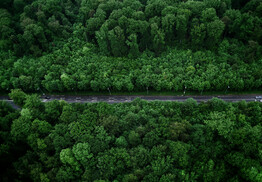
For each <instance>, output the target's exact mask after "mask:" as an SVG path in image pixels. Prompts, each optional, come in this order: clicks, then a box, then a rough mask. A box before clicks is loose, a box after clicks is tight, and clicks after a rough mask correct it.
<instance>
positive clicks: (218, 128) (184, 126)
mask: <svg viewBox="0 0 262 182" xmlns="http://www.w3.org/2000/svg"><path fill="white" fill-rule="evenodd" d="M26 98H27V100H26V103H25V105H24V106H23V108H22V110H21V111H20V113H19V112H15V111H14V110H12V109H11V108H10V106H8V105H7V104H6V103H4V102H1V105H0V114H1V115H0V116H1V136H0V137H1V138H0V139H1V153H0V155H1V156H3V157H7V158H6V159H5V158H2V157H1V161H2V162H3V163H4V164H8V165H7V169H6V171H8V172H7V173H3V174H4V175H3V179H4V180H7V181H8V180H10V179H12V180H18V181H20V180H26V181H30V180H32V181H37V180H43V181H114V180H115V181H116V180H117V181H228V180H229V181H236V180H240V181H260V179H261V170H262V169H261V164H262V158H261V147H262V143H261V137H262V136H261V133H262V126H261V122H262V112H261V111H262V104H261V103H259V102H249V103H246V102H245V101H242V102H238V103H226V102H223V101H222V100H219V99H212V100H210V101H208V102H206V103H204V102H203V103H199V104H197V103H196V102H195V101H194V100H193V99H188V100H187V101H186V102H184V103H177V102H160V101H154V102H146V101H143V100H140V99H136V100H135V101H133V102H131V103H119V104H106V103H93V104H90V103H89V104H68V103H65V102H61V103H59V102H58V101H51V102H48V103H45V104H44V105H39V104H36V103H38V102H39V98H38V97H35V96H34V95H33V96H28V95H26ZM29 98H30V99H29ZM57 102H58V103H57ZM42 107H44V109H42ZM50 107H52V108H53V110H55V111H56V112H55V111H53V112H54V113H55V114H54V115H53V116H52V117H50V116H49V114H52V113H50V111H49V110H50ZM36 111H37V112H39V115H40V116H41V119H39V116H38V115H35V114H34V113H33V112H36ZM72 113H74V116H72V117H70V118H68V120H66V118H67V117H69V116H70V114H71V115H72ZM49 118H52V120H50V121H49ZM18 146H19V147H18ZM18 151H22V152H21V153H20V154H19V155H16V153H17V152H18ZM9 159H11V160H10V161H9ZM10 162H11V164H12V165H11V164H10ZM12 166H14V167H12ZM12 174H15V175H12Z"/></svg>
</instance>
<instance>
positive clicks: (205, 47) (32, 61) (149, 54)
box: [0, 0, 262, 93]
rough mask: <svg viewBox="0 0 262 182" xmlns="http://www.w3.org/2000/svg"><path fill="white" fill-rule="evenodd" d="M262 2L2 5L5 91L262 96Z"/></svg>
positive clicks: (36, 0)
mask: <svg viewBox="0 0 262 182" xmlns="http://www.w3.org/2000/svg"><path fill="white" fill-rule="evenodd" d="M261 45H262V1H261V0H251V1H246V0H198V1H197V0H195V1H189V0H188V1H187V0H184V1H179V0H161V1H160V0H99V1H97V0H2V1H1V8H0V84H1V85H0V91H1V92H5V93H9V92H10V90H11V89H16V88H20V89H22V90H23V91H25V92H39V90H43V91H44V92H49V93H53V92H69V91H71V92H72V91H75V92H77V91H94V92H99V91H107V90H112V91H123V92H126V91H128V92H135V91H145V90H154V91H183V90H184V89H185V88H187V90H191V91H197V92H203V91H224V90H226V89H227V88H228V87H230V89H231V90H233V91H249V90H261V86H262V47H261Z"/></svg>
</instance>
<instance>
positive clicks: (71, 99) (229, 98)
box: [0, 95, 262, 109]
mask: <svg viewBox="0 0 262 182" xmlns="http://www.w3.org/2000/svg"><path fill="white" fill-rule="evenodd" d="M256 96H258V95H223V96H218V95H216V96H144V95H143V96H141V95H140V96H139V95H138V96H70V95H66V96H65V95H48V96H42V97H41V99H42V101H43V102H49V101H52V100H65V101H66V102H68V103H96V102H107V103H110V104H113V103H120V102H131V101H133V100H134V99H136V98H141V99H143V100H147V101H177V102H184V101H186V100H187V99H188V98H193V99H195V100H196V101H197V102H198V103H199V102H206V101H208V100H210V99H212V98H214V97H217V98H219V99H222V100H224V101H226V102H238V101H242V100H245V101H246V102H251V101H259V102H260V101H261V102H262V100H259V99H256ZM0 100H5V101H7V102H9V103H10V104H11V105H12V107H13V108H15V109H18V108H19V107H17V106H16V105H15V104H14V103H13V101H12V100H10V99H9V97H8V96H0Z"/></svg>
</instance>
